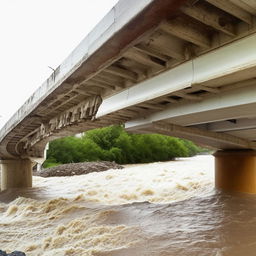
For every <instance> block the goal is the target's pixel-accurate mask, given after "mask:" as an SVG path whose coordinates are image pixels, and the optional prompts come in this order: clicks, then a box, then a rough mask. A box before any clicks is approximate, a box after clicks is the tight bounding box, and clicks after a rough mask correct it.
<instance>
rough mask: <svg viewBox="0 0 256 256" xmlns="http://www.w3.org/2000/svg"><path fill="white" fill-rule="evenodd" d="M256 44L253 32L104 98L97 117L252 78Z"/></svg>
mask: <svg viewBox="0 0 256 256" xmlns="http://www.w3.org/2000/svg"><path fill="white" fill-rule="evenodd" d="M255 45H256V35H252V36H248V37H246V38H243V39H240V40H238V41H236V42H234V43H232V44H230V45H226V46H224V47H221V48H219V49H216V50H215V51H212V52H209V53H207V54H204V55H202V56H200V57H197V58H195V59H194V60H191V61H187V62H185V63H183V64H181V65H179V66H177V67H175V68H173V69H171V70H169V71H166V72H164V73H162V74H160V75H158V76H157V77H153V78H151V79H148V80H146V81H143V82H141V83H139V84H137V85H135V86H133V87H131V88H129V89H126V90H124V91H122V92H121V93H118V94H116V95H114V96H111V97H109V98H107V99H104V101H103V103H102V105H101V106H100V108H99V111H98V113H97V116H96V117H97V118H99V117H103V116H105V115H107V114H110V113H113V112H115V111H118V110H120V109H124V108H127V107H130V106H133V105H137V104H139V103H142V102H144V101H148V100H152V99H154V98H158V97H161V96H164V95H168V94H170V93H173V92H175V91H179V90H182V89H184V88H187V87H191V86H192V85H195V86H196V85H197V84H199V85H200V84H201V85H204V86H208V85H209V84H210V83H213V82H214V83H217V84H218V83H220V84H221V83H222V84H228V83H232V82H237V80H238V81H239V79H242V78H243V76H241V74H242V73H243V74H246V77H247V79H248V78H250V77H253V76H254V75H253V72H252V69H256V51H255ZM237 49H239V51H237ZM234 52H235V53H236V54H234ZM156 85H157V86H156ZM220 97H222V96H220ZM193 104H194V103H193ZM196 104H197V103H196ZM196 106H197V105H196ZM175 107H176V106H175Z"/></svg>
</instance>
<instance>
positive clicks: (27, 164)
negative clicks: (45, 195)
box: [0, 159, 33, 190]
mask: <svg viewBox="0 0 256 256" xmlns="http://www.w3.org/2000/svg"><path fill="white" fill-rule="evenodd" d="M0 163H1V190H5V189H8V188H28V187H32V167H33V162H32V161H31V160H29V159H13V160H1V162H0Z"/></svg>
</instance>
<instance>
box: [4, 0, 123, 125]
mask: <svg viewBox="0 0 256 256" xmlns="http://www.w3.org/2000/svg"><path fill="white" fill-rule="evenodd" d="M117 1H118V0H0V33H1V35H0V74H1V78H0V79H1V80H0V116H1V118H0V128H1V127H2V126H3V125H4V124H5V122H6V121H7V120H8V119H9V118H10V117H11V115H12V114H14V113H15V112H16V111H17V110H18V108H19V107H20V106H21V105H22V104H23V103H24V102H25V100H26V99H27V98H28V97H29V96H30V95H31V94H32V93H33V92H34V91H35V90H36V89H37V88H38V87H39V86H40V85H41V84H42V83H43V82H44V80H46V79H47V78H48V77H49V76H50V74H51V73H52V70H50V69H49V68H48V66H50V67H53V68H56V67H57V66H58V65H59V64H60V63H61V62H62V61H63V60H64V59H65V58H66V57H67V56H68V55H69V53H71V51H72V50H73V49H74V48H75V47H76V46H77V45H78V44H79V42H80V41H81V40H82V39H83V38H84V37H85V36H86V35H87V34H88V33H89V32H90V31H91V30H92V29H93V27H94V26H95V25H96V24H97V23H98V22H99V21H100V20H101V19H102V17H103V16H104V15H105V14H106V13H107V12H108V11H109V10H110V9H111V8H112V7H113V6H114V5H115V4H116V3H117Z"/></svg>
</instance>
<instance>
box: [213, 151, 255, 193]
mask: <svg viewBox="0 0 256 256" xmlns="http://www.w3.org/2000/svg"><path fill="white" fill-rule="evenodd" d="M214 156H215V187H216V188H217V189H220V190H224V191H230V192H232V191H233V192H245V193H251V194H256V151H253V150H244V151H242V150H241V151H228V150H227V151H225V150H224V151H217V152H216V153H215V154H214Z"/></svg>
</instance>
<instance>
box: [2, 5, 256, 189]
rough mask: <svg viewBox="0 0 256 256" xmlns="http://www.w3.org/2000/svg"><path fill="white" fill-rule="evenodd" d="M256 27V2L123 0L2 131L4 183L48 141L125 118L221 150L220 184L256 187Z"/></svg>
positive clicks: (130, 125)
mask: <svg viewBox="0 0 256 256" xmlns="http://www.w3.org/2000/svg"><path fill="white" fill-rule="evenodd" d="M133 3H134V2H133ZM255 32H256V3H255V2H254V1H245V0H227V1H221V0H183V1H180V0H179V1H178V0H152V1H146V0H141V1H138V5H137V6H134V4H131V3H130V1H127V0H122V1H119V3H118V4H117V5H116V6H115V7H114V8H113V9H112V10H111V12H110V13H109V14H108V15H107V16H106V17H105V18H104V19H103V20H102V22H101V23H100V24H99V25H98V26H97V27H96V28H95V29H94V30H93V31H92V33H90V34H89V35H88V36H87V37H86V38H85V40H84V41H82V42H81V44H80V45H79V46H78V47H77V49H75V50H74V52H73V53H72V54H71V55H70V56H69V57H68V58H67V60H66V61H65V62H64V63H63V64H61V65H60V66H59V67H58V69H56V71H55V72H54V73H53V74H52V76H51V77H50V78H49V79H48V80H47V81H46V82H45V84H43V85H42V86H41V87H40V88H39V89H38V91H37V92H36V93H35V94H34V95H33V96H32V97H31V98H30V99H29V100H28V101H27V102H26V103H25V104H24V106H23V107H22V108H21V109H20V110H19V111H18V112H17V113H16V114H15V116H14V117H13V118H12V119H11V120H10V121H9V122H8V123H7V124H6V126H5V127H4V128H3V129H2V130H1V131H0V158H1V159H2V163H3V167H2V189H6V188H9V187H17V186H18V187H19V186H25V187H26V186H32V181H31V171H27V170H28V166H30V167H31V163H30V162H29V161H38V160H39V159H42V158H44V148H45V145H46V143H47V142H48V141H50V140H52V139H55V138H59V137H64V136H68V135H73V134H75V133H79V132H83V131H86V130H89V129H93V128H98V127H104V126H108V125H111V124H125V127H126V128H127V130H129V131H132V132H147V133H152V132H153V133H161V134H167V135H171V136H177V137H181V138H185V139H190V140H193V141H194V142H196V143H198V144H200V145H204V146H209V147H212V148H215V149H217V150H219V151H218V153H216V186H217V187H218V188H221V189H228V190H235V191H242V192H249V193H256V162H255V161H256V159H255V153H254V150H255V149H256V143H255V142H256V114H255V107H256V91H255V78H256V75H255V71H256V51H255V45H256V33H255ZM220 150H221V151H220ZM231 162H232V163H233V164H229V163H231ZM21 166H22V167H21ZM25 166H26V167H25ZM230 166H232V167H230ZM245 166H246V170H245ZM30 167H29V168H30ZM30 169H31V168H30ZM246 173H247V174H246ZM15 179H16V180H17V182H16V181H15ZM21 180H22V181H24V182H22V181H21ZM249 184H250V185H249Z"/></svg>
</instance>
